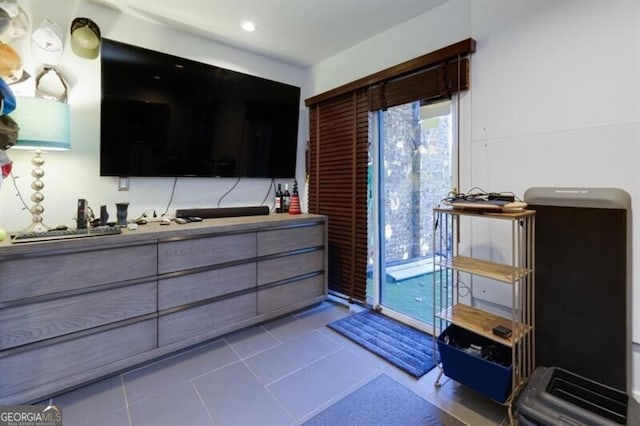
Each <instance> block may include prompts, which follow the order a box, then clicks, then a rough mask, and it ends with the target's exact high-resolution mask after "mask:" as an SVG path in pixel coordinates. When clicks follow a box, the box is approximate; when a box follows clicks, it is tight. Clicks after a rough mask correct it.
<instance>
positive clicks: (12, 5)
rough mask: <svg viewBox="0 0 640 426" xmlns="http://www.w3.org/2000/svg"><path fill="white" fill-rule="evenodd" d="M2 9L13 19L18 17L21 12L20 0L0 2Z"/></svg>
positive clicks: (2, 0)
mask: <svg viewBox="0 0 640 426" xmlns="http://www.w3.org/2000/svg"><path fill="white" fill-rule="evenodd" d="M0 8H1V9H3V10H4V11H5V12H7V13H8V14H9V16H11V17H12V18H14V17H16V16H18V13H19V12H20V6H18V0H0Z"/></svg>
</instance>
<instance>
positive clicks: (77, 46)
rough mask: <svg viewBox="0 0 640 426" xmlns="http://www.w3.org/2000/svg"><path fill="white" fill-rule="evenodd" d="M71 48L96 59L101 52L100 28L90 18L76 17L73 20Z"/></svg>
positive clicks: (81, 55)
mask: <svg viewBox="0 0 640 426" xmlns="http://www.w3.org/2000/svg"><path fill="white" fill-rule="evenodd" d="M71 50H73V53H75V54H76V55H78V56H80V57H82V58H86V59H95V58H97V57H98V53H99V52H100V28H99V27H98V25H96V23H95V22H93V21H92V20H91V19H89V18H75V19H74V20H73V22H71Z"/></svg>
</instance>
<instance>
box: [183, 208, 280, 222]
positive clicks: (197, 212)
mask: <svg viewBox="0 0 640 426" xmlns="http://www.w3.org/2000/svg"><path fill="white" fill-rule="evenodd" d="M267 214H269V207H268V206H249V207H219V208H204V209H178V210H176V217H183V218H187V217H193V216H197V217H201V218H203V219H213V218H219V217H237V216H258V215H267Z"/></svg>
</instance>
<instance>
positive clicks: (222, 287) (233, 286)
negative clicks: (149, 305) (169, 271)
mask: <svg viewBox="0 0 640 426" xmlns="http://www.w3.org/2000/svg"><path fill="white" fill-rule="evenodd" d="M255 286H256V263H255V262H251V263H244V264H241V265H235V266H229V267H225V268H219V269H212V270H208V271H203V272H196V273H190V274H182V275H179V276H175V277H168V278H161V279H160V281H159V283H158V309H159V310H160V311H162V310H163V309H168V308H172V307H175V306H180V305H186V304H189V303H193V302H197V301H199V300H205V299H210V298H214V297H218V296H222V295H225V294H229V293H233V292H236V291H240V290H246V289H248V288H253V287H255Z"/></svg>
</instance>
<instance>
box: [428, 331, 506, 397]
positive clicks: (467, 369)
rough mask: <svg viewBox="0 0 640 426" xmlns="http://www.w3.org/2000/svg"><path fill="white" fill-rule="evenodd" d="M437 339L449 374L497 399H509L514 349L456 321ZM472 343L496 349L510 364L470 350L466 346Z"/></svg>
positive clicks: (444, 365)
mask: <svg viewBox="0 0 640 426" xmlns="http://www.w3.org/2000/svg"><path fill="white" fill-rule="evenodd" d="M437 342H438V350H439V351H440V359H441V360H442V368H443V369H444V374H445V375H446V376H447V377H450V378H452V379H454V380H455V381H457V382H459V383H462V384H463V385H465V386H468V387H469V388H471V389H473V390H475V391H477V392H480V393H481V394H483V395H486V396H488V397H489V398H491V399H493V400H495V401H498V402H504V401H506V400H507V398H508V397H509V394H510V392H511V374H512V369H513V368H512V365H511V349H510V348H508V347H506V346H504V345H501V344H499V343H497V342H494V341H493V340H491V339H487V338H486V337H483V336H480V335H478V334H475V333H472V332H470V331H468V330H465V329H463V328H460V327H458V326H456V325H453V324H451V325H450V326H449V327H447V328H446V329H445V330H444V331H443V332H442V334H440V336H438V340H437ZM472 344H473V345H476V346H480V347H482V348H483V350H485V351H492V354H493V355H495V356H494V358H496V359H497V358H499V359H501V360H504V361H506V362H504V364H507V365H504V364H499V363H497V362H493V361H491V360H488V359H486V358H482V357H480V356H477V355H475V354H471V353H468V352H467V351H466V348H468V347H469V346H470V345H472Z"/></svg>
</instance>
